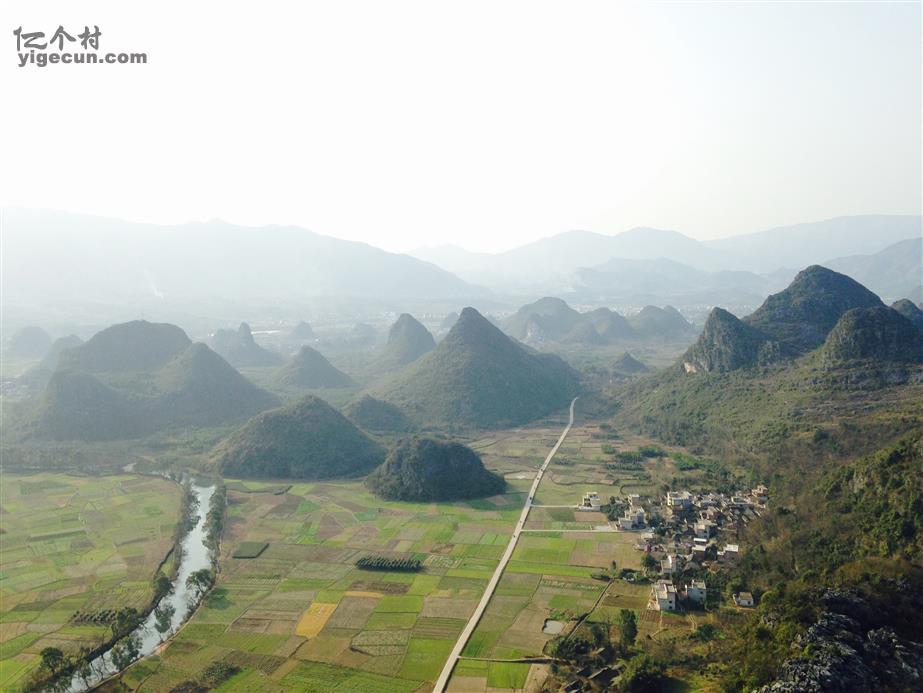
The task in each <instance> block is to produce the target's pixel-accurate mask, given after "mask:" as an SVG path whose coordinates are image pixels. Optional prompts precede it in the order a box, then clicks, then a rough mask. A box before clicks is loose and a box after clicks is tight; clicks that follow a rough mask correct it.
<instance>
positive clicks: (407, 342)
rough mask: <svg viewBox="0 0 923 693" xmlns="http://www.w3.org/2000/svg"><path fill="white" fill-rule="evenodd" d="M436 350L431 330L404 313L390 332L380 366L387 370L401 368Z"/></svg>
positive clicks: (380, 358) (379, 361)
mask: <svg viewBox="0 0 923 693" xmlns="http://www.w3.org/2000/svg"><path fill="white" fill-rule="evenodd" d="M435 348H436V340H434V339H433V335H431V334H430V333H429V330H427V329H426V328H425V327H423V325H421V324H420V322H419V321H418V320H417V319H416V318H414V317H413V316H412V315H410V314H409V313H402V314H401V315H400V317H399V318H398V319H397V322H395V323H394V324H393V325H392V326H391V329H390V330H389V331H388V341H387V343H386V344H385V346H384V348H383V349H382V351H381V354H380V355H379V357H378V364H379V365H380V366H381V367H382V368H385V369H396V368H401V367H402V366H406V365H407V364H408V363H413V362H414V361H416V360H417V359H418V358H420V357H421V356H423V354H426V353H428V352H430V351H432V350H433V349H435Z"/></svg>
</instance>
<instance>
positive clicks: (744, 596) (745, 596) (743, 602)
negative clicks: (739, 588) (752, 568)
mask: <svg viewBox="0 0 923 693" xmlns="http://www.w3.org/2000/svg"><path fill="white" fill-rule="evenodd" d="M734 603H735V604H736V605H737V606H742V607H744V608H751V607H752V606H753V604H754V602H753V595H752V594H750V593H749V592H738V593H736V594H735V595H734Z"/></svg>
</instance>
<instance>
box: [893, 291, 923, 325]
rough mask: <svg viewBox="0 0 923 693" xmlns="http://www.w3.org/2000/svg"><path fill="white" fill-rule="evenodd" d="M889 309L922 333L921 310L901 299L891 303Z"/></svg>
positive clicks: (911, 302) (922, 320)
mask: <svg viewBox="0 0 923 693" xmlns="http://www.w3.org/2000/svg"><path fill="white" fill-rule="evenodd" d="M891 308H893V309H894V310H896V311H897V312H898V313H900V314H901V315H903V316H904V317H905V318H907V319H908V320H909V321H910V322H912V323H913V324H914V325H916V328H917V329H918V330H920V331H921V332H923V310H920V308H919V307H918V306H917V305H916V304H915V303H914V302H913V301H911V300H908V299H906V298H902V299H901V300H899V301H895V302H894V303H892V304H891Z"/></svg>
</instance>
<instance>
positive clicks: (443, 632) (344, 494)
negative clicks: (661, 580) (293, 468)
mask: <svg viewBox="0 0 923 693" xmlns="http://www.w3.org/2000/svg"><path fill="white" fill-rule="evenodd" d="M522 445H523V446H525V445H526V443H522ZM538 452H541V451H540V450H539V451H538ZM542 454H547V452H545V453H542ZM536 459H537V457H536ZM536 464H537V462H536ZM530 483H531V482H530V481H528V480H512V481H511V482H510V484H509V486H508V488H507V493H505V494H503V495H500V496H496V497H492V498H486V499H480V500H477V501H471V502H458V503H419V504H415V503H396V502H395V503H392V502H384V501H381V500H379V499H378V498H376V497H374V496H372V495H371V494H369V493H368V491H367V490H366V489H365V487H364V486H363V485H362V484H361V483H360V482H343V483H294V484H292V485H291V487H290V488H288V490H287V492H285V493H282V494H278V495H277V494H276V493H275V489H272V488H268V489H267V490H268V491H269V492H266V493H259V491H258V489H259V488H260V487H259V486H258V485H257V484H252V482H247V485H246V490H245V491H243V490H242V491H237V490H234V489H235V488H237V485H236V483H235V482H234V481H229V483H228V488H229V489H230V490H229V494H228V500H229V503H228V519H227V522H226V530H225V533H224V537H223V539H222V550H221V558H220V564H219V572H218V580H217V584H216V587H215V589H214V590H213V591H212V592H211V593H210V595H209V596H208V597H207V598H206V600H205V603H204V604H203V605H202V607H201V608H200V609H199V610H198V612H197V613H196V615H195V616H194V617H193V618H192V619H191V621H190V622H189V623H188V624H187V625H186V627H184V628H183V629H182V630H181V631H180V633H179V634H178V635H177V636H176V638H174V640H173V641H172V642H171V643H170V644H169V645H168V646H167V647H166V648H164V650H163V651H162V652H161V653H159V655H158V656H157V657H151V658H148V659H147V660H145V661H144V662H141V663H139V664H138V665H135V666H134V667H132V669H130V670H129V672H127V673H126V675H125V677H124V679H123V680H124V681H125V683H126V684H128V685H129V686H131V687H132V688H136V689H140V690H150V691H159V690H169V688H170V687H172V686H175V685H176V684H177V683H179V682H182V681H185V680H192V679H200V678H201V676H202V673H203V671H204V669H205V668H206V667H208V666H209V665H210V664H212V663H213V662H217V661H224V662H227V663H230V664H233V665H234V666H236V667H238V668H239V670H240V671H239V672H238V673H237V674H235V675H234V676H233V677H232V678H230V679H229V680H227V681H226V682H224V683H223V684H222V686H221V687H220V689H221V690H299V691H301V690H324V691H328V690H335V691H363V690H368V691H411V690H416V689H417V688H420V687H421V686H425V685H427V683H428V682H432V681H434V680H435V679H436V677H437V676H438V675H439V671H440V670H441V668H442V666H443V663H444V662H445V658H446V657H447V656H448V653H449V651H450V650H451V648H452V646H453V645H454V643H455V641H456V639H457V638H458V635H459V633H460V632H461V630H462V628H464V625H465V623H466V621H467V619H468V617H469V616H470V615H471V614H472V613H473V611H474V608H475V606H476V605H477V601H478V599H479V598H480V596H481V594H482V593H483V591H484V589H485V587H486V585H487V582H488V580H489V578H490V576H491V575H492V573H493V571H494V569H495V567H496V565H497V561H498V560H499V557H500V555H501V554H502V552H503V550H504V548H505V546H506V544H507V542H508V541H509V538H510V533H511V532H512V528H513V526H514V525H515V522H516V518H517V517H518V515H519V513H520V511H521V509H522V502H523V499H524V497H525V493H526V492H527V489H528V486H529V484H530ZM263 544H266V546H265V547H263ZM242 549H243V550H242ZM257 549H260V550H257ZM364 556H381V557H386V558H414V559H417V560H419V561H421V563H422V569H421V570H420V571H418V572H413V571H408V572H400V571H389V570H360V569H358V568H357V567H356V565H355V564H356V561H357V560H358V559H359V558H362V557H364ZM510 676H512V674H510ZM502 678H503V674H502V672H501V673H495V674H494V675H493V679H494V680H497V681H499V680H501V679H502ZM513 679H516V680H518V674H517V675H516V676H513Z"/></svg>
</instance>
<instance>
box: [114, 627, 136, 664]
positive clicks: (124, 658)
mask: <svg viewBox="0 0 923 693" xmlns="http://www.w3.org/2000/svg"><path fill="white" fill-rule="evenodd" d="M109 654H110V656H111V657H112V663H113V664H114V665H115V667H116V668H117V669H118V670H119V671H121V670H122V669H125V668H126V667H127V666H128V665H129V664H131V663H132V662H134V661H135V660H136V659H137V658H138V656H139V655H140V654H141V642H140V641H139V640H138V636H137V635H136V634H135V633H132V634H131V635H128V636H127V637H125V638H122V639H121V640H119V641H118V642H117V643H116V644H115V645H113V646H112V649H111V650H109Z"/></svg>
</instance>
